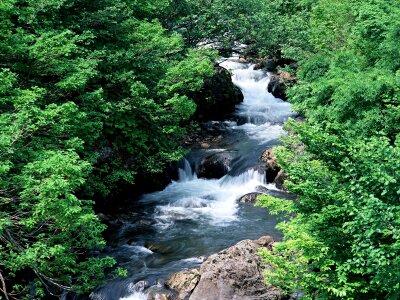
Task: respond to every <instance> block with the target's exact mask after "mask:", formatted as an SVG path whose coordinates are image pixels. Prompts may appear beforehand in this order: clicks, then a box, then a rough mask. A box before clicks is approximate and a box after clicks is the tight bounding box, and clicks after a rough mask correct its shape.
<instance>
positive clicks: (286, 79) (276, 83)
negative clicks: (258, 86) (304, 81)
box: [268, 71, 297, 100]
mask: <svg viewBox="0 0 400 300" xmlns="http://www.w3.org/2000/svg"><path fill="white" fill-rule="evenodd" d="M296 81H297V78H296V77H293V76H292V75H291V74H290V73H289V72H286V71H278V72H277V73H276V74H274V75H271V78H270V81H269V83H268V92H269V93H271V94H272V95H274V97H276V98H280V99H282V100H287V95H286V88H287V87H288V86H291V85H293V84H294V83H295V82H296Z"/></svg>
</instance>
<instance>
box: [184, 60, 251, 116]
mask: <svg viewBox="0 0 400 300" xmlns="http://www.w3.org/2000/svg"><path fill="white" fill-rule="evenodd" d="M191 96H192V98H193V99H194V100H195V101H196V104H197V111H196V114H195V118H196V119H197V120H200V121H207V120H222V119H223V118H224V116H225V115H227V114H229V113H232V112H234V111H235V105H236V104H239V103H240V102H242V101H243V94H242V92H241V91H240V89H239V88H237V87H236V86H235V85H234V84H233V83H232V80H231V74H230V73H229V71H228V70H226V69H224V68H222V67H220V66H217V67H216V74H215V75H214V76H213V77H210V78H207V79H205V80H204V86H203V88H202V89H201V90H200V92H198V93H196V94H194V95H191Z"/></svg>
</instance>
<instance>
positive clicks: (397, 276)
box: [260, 0, 400, 299]
mask: <svg viewBox="0 0 400 300" xmlns="http://www.w3.org/2000/svg"><path fill="white" fill-rule="evenodd" d="M399 8H400V7H399V3H397V2H390V3H389V2H387V1H362V2H361V1H351V0H349V1H323V0H322V1H318V2H316V3H315V4H313V6H312V8H311V15H310V19H309V22H310V23H309V26H310V27H309V35H308V36H309V37H310V40H309V42H310V43H311V45H312V49H311V51H309V50H307V51H306V52H305V53H306V54H305V55H303V56H302V58H301V59H300V61H299V69H298V73H297V76H298V78H299V84H298V85H296V86H294V87H293V88H292V89H291V90H290V91H289V96H290V97H289V99H290V101H291V102H292V103H293V104H294V109H295V110H296V111H298V112H300V113H301V114H302V115H303V116H304V117H305V118H306V120H305V121H304V122H302V123H298V122H295V121H293V120H292V121H290V122H289V123H288V124H287V129H288V131H289V137H287V138H286V139H285V140H284V146H283V147H280V148H279V149H278V150H277V157H278V161H279V163H280V165H281V166H282V167H283V168H284V169H285V172H286V173H287V176H288V179H287V180H286V182H285V184H286V186H287V188H288V190H289V191H290V192H292V193H295V194H297V195H298V198H297V199H296V200H295V201H282V200H278V199H274V198H272V197H261V199H260V205H262V206H265V207H267V208H269V209H270V211H272V212H274V213H277V214H280V213H281V214H283V215H284V216H285V217H286V219H285V221H283V222H282V223H281V224H280V225H279V226H280V228H281V229H282V231H283V232H284V240H283V242H281V243H279V245H278V246H277V247H276V248H275V250H274V255H272V254H270V253H268V252H267V251H263V252H262V253H261V255H262V256H263V257H264V258H265V262H266V263H268V264H271V265H272V269H271V270H269V271H267V272H266V280H267V281H268V282H269V283H273V284H277V285H279V286H282V287H284V288H285V289H286V290H287V291H288V292H302V293H304V298H306V299H314V298H317V299H338V298H346V299H361V298H368V299H397V298H398V297H399V295H400V286H399V282H400V272H399V270H400V261H399V258H398V257H399V254H400V247H399V245H400V235H399V228H400V205H399V188H398V187H399V181H400V177H399V173H398V171H397V170H398V169H399V162H400V148H399V145H400V144H399V141H400V140H399V138H400V136H399V124H400V122H399V121H400V111H399V98H398V94H399V87H400V86H399V80H398V79H399V77H398V76H399V69H398V64H397V62H396V61H393V59H394V58H395V57H397V55H398V50H394V48H393V45H394V43H396V41H397V39H398V37H397V36H396V35H393V32H394V28H397V30H398V25H397V23H396V22H392V21H391V20H395V19H398V17H399V15H400V10H399ZM333 16H334V17H333Z"/></svg>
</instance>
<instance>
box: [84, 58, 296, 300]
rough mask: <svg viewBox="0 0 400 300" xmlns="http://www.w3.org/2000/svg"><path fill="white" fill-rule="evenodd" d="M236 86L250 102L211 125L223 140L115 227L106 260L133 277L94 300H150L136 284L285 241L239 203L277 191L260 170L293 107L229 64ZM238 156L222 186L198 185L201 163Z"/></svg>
mask: <svg viewBox="0 0 400 300" xmlns="http://www.w3.org/2000/svg"><path fill="white" fill-rule="evenodd" d="M221 66H223V67H224V68H226V69H229V70H231V71H232V81H233V83H234V84H235V85H236V86H238V87H239V88H240V89H241V90H242V93H243V95H244V101H243V102H242V103H241V104H239V105H237V107H236V111H235V113H234V114H233V115H232V117H231V118H230V119H229V120H226V121H223V122H218V123H217V122H214V123H212V122H211V125H218V126H219V127H222V128H224V134H223V138H222V140H221V142H220V143H218V144H217V145H212V146H211V147H210V148H208V149H192V151H191V153H190V154H189V155H188V156H187V157H186V159H185V160H183V161H182V162H181V168H180V170H179V180H177V181H175V182H172V183H171V184H169V185H168V186H167V187H166V188H165V189H164V190H163V191H159V192H154V193H150V194H145V195H142V196H141V197H140V198H139V199H138V200H137V201H135V202H134V204H133V205H132V207H131V208H130V211H127V212H126V215H127V216H128V217H126V218H125V219H124V220H123V221H122V222H119V223H118V225H116V226H111V227H110V230H109V233H108V235H109V236H110V237H111V238H109V240H110V243H109V246H108V247H107V249H106V250H105V255H111V256H113V257H115V258H116V259H117V261H118V265H119V266H120V267H123V268H125V269H127V270H128V275H129V276H128V277H127V278H124V279H119V280H115V281H112V282H109V283H108V284H107V285H105V286H103V287H100V288H98V289H97V290H96V291H94V292H93V293H92V294H91V296H90V298H91V299H93V300H100V299H101V300H119V299H129V300H138V299H140V300H141V299H147V296H146V293H145V292H141V291H137V285H135V283H137V282H138V281H141V280H146V281H147V282H149V284H150V285H152V284H155V282H157V280H159V279H165V278H166V277H168V275H170V274H172V273H174V272H177V271H180V270H182V269H185V268H194V267H198V266H199V265H200V264H201V262H202V261H203V259H204V257H205V256H207V255H210V254H212V253H215V252H218V251H220V250H222V249H224V248H227V247H229V246H232V245H233V244H235V243H237V242H238V241H240V240H243V239H256V238H259V237H260V236H263V235H271V236H272V237H274V238H275V239H277V240H279V239H280V238H281V233H280V232H279V231H278V230H277V229H275V225H276V223H277V220H276V219H275V217H273V216H271V215H269V214H268V213H267V211H266V210H265V209H262V208H258V207H254V206H252V205H249V204H240V203H238V201H237V200H238V198H240V197H241V196H243V195H245V194H246V193H249V192H254V191H255V190H256V188H257V187H258V186H264V187H266V188H268V189H276V187H275V186H274V184H271V183H267V182H266V178H265V175H264V174H261V173H260V172H259V171H257V169H254V167H256V166H257V165H258V160H259V157H260V155H261V153H262V152H263V150H265V149H267V148H269V147H271V146H273V145H276V144H278V143H279V138H280V137H281V136H282V135H283V134H284V131H283V129H282V124H283V122H284V121H285V120H287V118H288V117H289V116H291V115H293V113H292V112H291V110H290V105H289V104H288V103H287V102H284V101H282V100H281V99H277V98H275V97H274V96H273V95H272V94H270V93H268V92H267V86H268V82H269V75H268V74H266V73H265V72H264V71H262V70H254V65H252V64H243V63H238V62H235V61H234V60H226V61H224V62H223V63H221ZM222 151H231V152H234V153H235V157H236V158H235V160H234V163H233V164H232V166H231V168H230V170H229V172H228V174H227V175H225V176H224V177H222V178H221V179H203V178H198V177H197V174H196V170H197V169H198V165H199V162H200V161H201V160H202V159H203V158H204V157H206V156H208V155H210V154H212V153H214V152H222Z"/></svg>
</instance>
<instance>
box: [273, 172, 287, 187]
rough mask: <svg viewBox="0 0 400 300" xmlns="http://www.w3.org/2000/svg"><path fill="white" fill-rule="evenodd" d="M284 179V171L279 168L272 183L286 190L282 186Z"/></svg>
mask: <svg viewBox="0 0 400 300" xmlns="http://www.w3.org/2000/svg"><path fill="white" fill-rule="evenodd" d="M285 179H286V174H285V171H283V170H280V171H279V172H278V174H277V175H276V177H275V179H274V183H275V185H276V187H277V188H278V189H280V190H286V188H285V187H284V186H283V184H284V182H285Z"/></svg>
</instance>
